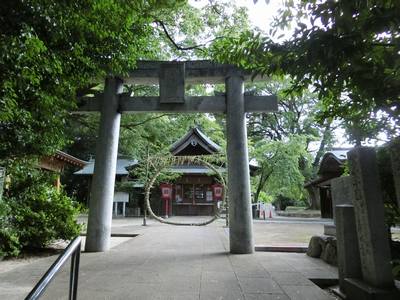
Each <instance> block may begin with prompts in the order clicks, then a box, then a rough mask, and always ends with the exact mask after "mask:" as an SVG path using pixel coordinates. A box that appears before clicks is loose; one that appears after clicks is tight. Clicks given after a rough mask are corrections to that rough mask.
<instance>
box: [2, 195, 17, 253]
mask: <svg viewBox="0 0 400 300" xmlns="http://www.w3.org/2000/svg"><path fill="white" fill-rule="evenodd" d="M8 214H9V207H8V205H7V204H6V203H5V202H4V201H2V200H0V258H2V257H5V256H17V255H18V254H19V252H20V244H19V239H18V235H17V233H16V232H15V230H13V229H12V228H9V222H8V217H7V216H8Z"/></svg>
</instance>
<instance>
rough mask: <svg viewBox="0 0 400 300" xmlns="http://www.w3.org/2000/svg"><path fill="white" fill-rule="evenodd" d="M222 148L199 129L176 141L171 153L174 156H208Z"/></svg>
mask: <svg viewBox="0 0 400 300" xmlns="http://www.w3.org/2000/svg"><path fill="white" fill-rule="evenodd" d="M220 150H221V147H220V146H219V145H217V144H216V143H214V142H213V141H212V140H211V139H210V138H209V137H208V136H206V135H205V134H204V133H203V132H201V131H200V129H198V128H197V127H195V128H192V129H190V130H189V131H188V132H187V133H186V134H185V135H184V136H183V137H182V138H180V139H179V140H178V141H176V142H175V143H174V144H173V145H172V146H171V148H170V149H169V151H170V152H171V154H172V155H176V156H182V155H207V154H214V153H217V152H219V151H220Z"/></svg>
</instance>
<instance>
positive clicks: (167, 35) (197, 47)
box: [155, 20, 223, 51]
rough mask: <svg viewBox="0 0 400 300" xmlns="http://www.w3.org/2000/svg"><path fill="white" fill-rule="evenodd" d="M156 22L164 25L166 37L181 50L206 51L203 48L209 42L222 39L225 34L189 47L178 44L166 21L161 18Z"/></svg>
mask: <svg viewBox="0 0 400 300" xmlns="http://www.w3.org/2000/svg"><path fill="white" fill-rule="evenodd" d="M155 23H156V24H158V25H160V26H161V27H162V29H163V31H164V33H165V36H166V37H167V38H168V40H169V41H170V42H171V43H172V45H174V47H175V48H176V49H178V50H181V51H188V50H195V49H198V50H201V51H204V49H202V47H204V46H206V45H207V44H209V43H211V42H213V41H215V40H218V39H222V38H223V36H217V37H216V38H214V39H212V40H209V41H206V42H205V43H203V44H199V45H193V46H188V47H183V46H180V45H178V44H177V43H176V42H175V41H174V39H173V38H172V36H171V35H170V33H169V32H168V29H167V27H166V26H165V24H164V22H162V21H160V20H156V21H155Z"/></svg>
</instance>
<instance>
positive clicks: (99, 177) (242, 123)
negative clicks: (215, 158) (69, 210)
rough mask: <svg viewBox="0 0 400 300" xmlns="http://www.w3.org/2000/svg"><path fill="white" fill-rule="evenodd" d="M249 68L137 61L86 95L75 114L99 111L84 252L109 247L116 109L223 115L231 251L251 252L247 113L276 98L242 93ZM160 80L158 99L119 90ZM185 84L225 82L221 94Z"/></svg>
mask: <svg viewBox="0 0 400 300" xmlns="http://www.w3.org/2000/svg"><path fill="white" fill-rule="evenodd" d="M250 75H251V74H249V73H248V72H245V71H243V70H240V69H238V68H236V67H234V66H231V65H224V64H216V63H213V62H211V61H185V62H162V61H141V62H138V64H137V68H136V69H135V70H133V71H132V72H130V74H129V76H128V77H126V78H120V77H107V78H106V80H105V88H104V93H102V94H98V95H97V96H95V97H91V98H87V99H85V100H86V104H85V105H84V106H82V107H81V108H79V109H78V112H80V113H90V112H98V111H100V112H101V117H100V129H99V137H98V141H97V146H96V161H95V166H94V175H93V183H92V190H91V194H92V198H91V199H92V201H91V202H90V206H89V220H88V228H87V239H86V245H85V251H88V252H101V251H107V250H109V248H110V237H111V222H112V204H113V199H112V198H113V195H114V183H115V168H116V161H117V153H118V139H119V127H120V119H121V113H146V112H158V113H161V112H163V113H199V112H203V113H224V114H226V134H227V158H228V199H229V244H230V252H231V253H237V254H246V253H253V252H254V242H253V232H252V214H251V199H250V179H249V159H248V151H247V129H246V116H245V114H246V113H247V112H268V111H275V110H277V98H276V96H246V95H244V81H245V80H247V79H249V78H250ZM124 83H125V84H159V91H160V95H159V96H157V97H135V96H131V95H130V94H124V93H123V84H124ZM185 83H192V84H215V83H225V94H224V95H220V96H199V97H189V96H186V95H185Z"/></svg>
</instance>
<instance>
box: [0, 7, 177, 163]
mask: <svg viewBox="0 0 400 300" xmlns="http://www.w3.org/2000/svg"><path fill="white" fill-rule="evenodd" d="M182 4H183V1H179V0H177V1H172V0H171V1H162V2H160V1H144V2H143V1H113V0H105V1H97V0H85V1H67V2H65V1H64V2H54V1H49V0H30V1H20V0H18V1H14V0H12V1H11V0H7V1H2V2H1V4H0V11H1V17H0V38H1V41H2V43H1V46H0V50H1V51H0V66H1V67H0V71H1V72H0V131H1V134H0V157H13V158H16V157H22V156H26V155H29V154H33V155H39V154H49V153H53V152H54V151H55V150H56V149H60V148H61V147H62V146H64V145H65V143H66V141H67V140H68V137H67V136H65V134H64V133H65V124H66V120H67V118H68V114H67V112H68V110H70V109H71V108H73V107H74V105H75V98H76V95H77V94H78V95H84V94H86V91H87V90H88V89H89V88H91V87H93V86H94V85H97V84H96V81H97V80H99V79H100V78H102V77H104V76H106V75H110V74H114V75H123V74H126V72H128V71H129V70H130V69H132V68H133V67H134V66H135V64H136V60H137V59H139V58H143V57H148V58H151V57H154V53H155V52H154V51H156V50H157V47H153V46H155V45H154V43H155V40H154V38H153V34H154V31H155V28H154V27H153V26H152V22H153V21H154V19H155V18H158V17H160V18H161V19H162V16H163V15H169V13H168V12H170V11H171V10H173V9H176V8H177V7H179V6H180V5H182ZM100 81H102V79H100Z"/></svg>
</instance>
